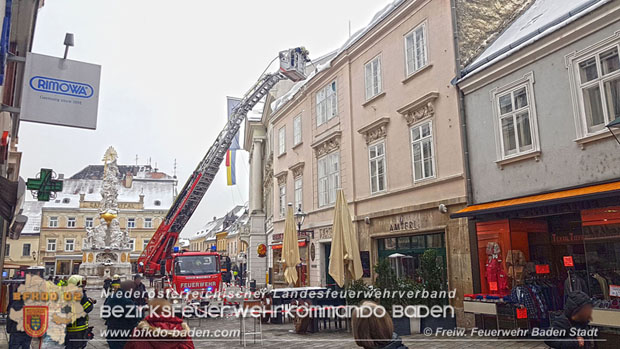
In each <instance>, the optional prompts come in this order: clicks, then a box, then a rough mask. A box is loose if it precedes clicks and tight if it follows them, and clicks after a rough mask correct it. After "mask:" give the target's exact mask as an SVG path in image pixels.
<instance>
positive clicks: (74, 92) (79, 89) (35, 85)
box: [30, 76, 94, 98]
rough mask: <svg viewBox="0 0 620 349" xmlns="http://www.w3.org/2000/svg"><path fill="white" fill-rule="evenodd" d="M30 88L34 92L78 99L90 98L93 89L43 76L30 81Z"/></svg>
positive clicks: (79, 83)
mask: <svg viewBox="0 0 620 349" xmlns="http://www.w3.org/2000/svg"><path fill="white" fill-rule="evenodd" d="M30 87H31V88H32V89H33V90H35V91H40V92H47V93H54V94H59V95H65V96H71V97H80V98H90V97H92V95H93V93H94V89H93V87H92V86H90V85H89V84H85V83H82V82H75V81H68V80H60V79H55V78H48V77H44V76H35V77H33V78H32V79H30Z"/></svg>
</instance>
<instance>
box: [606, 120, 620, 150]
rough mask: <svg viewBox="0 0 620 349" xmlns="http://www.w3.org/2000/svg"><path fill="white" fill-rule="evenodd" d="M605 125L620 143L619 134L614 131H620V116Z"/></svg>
mask: <svg viewBox="0 0 620 349" xmlns="http://www.w3.org/2000/svg"><path fill="white" fill-rule="evenodd" d="M605 127H607V129H608V130H609V132H611V134H612V135H614V138H615V139H616V142H618V144H620V139H618V136H616V133H615V132H614V131H620V118H616V119H615V120H614V121H612V122H610V123H609V124H607V126H605Z"/></svg>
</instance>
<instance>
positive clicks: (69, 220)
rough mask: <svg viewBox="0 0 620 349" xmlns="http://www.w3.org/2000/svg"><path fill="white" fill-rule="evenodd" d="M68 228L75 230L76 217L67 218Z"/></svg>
mask: <svg viewBox="0 0 620 349" xmlns="http://www.w3.org/2000/svg"><path fill="white" fill-rule="evenodd" d="M67 227H68V228H75V217H69V218H67Z"/></svg>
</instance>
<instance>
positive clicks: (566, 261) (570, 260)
mask: <svg viewBox="0 0 620 349" xmlns="http://www.w3.org/2000/svg"><path fill="white" fill-rule="evenodd" d="M563 260H564V266H565V267H574V266H575V262H574V261H573V256H564V257H563Z"/></svg>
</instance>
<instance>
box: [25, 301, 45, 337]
mask: <svg viewBox="0 0 620 349" xmlns="http://www.w3.org/2000/svg"><path fill="white" fill-rule="evenodd" d="M23 312H24V313H23V315H24V331H26V334H28V335H29V336H30V337H41V336H43V335H44V334H45V332H46V331H47V314H48V309H47V307H46V306H39V305H36V306H35V305H26V306H24V308H23Z"/></svg>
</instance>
